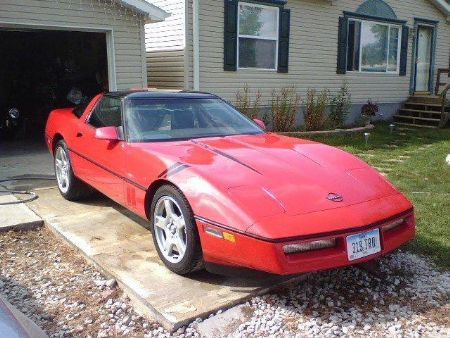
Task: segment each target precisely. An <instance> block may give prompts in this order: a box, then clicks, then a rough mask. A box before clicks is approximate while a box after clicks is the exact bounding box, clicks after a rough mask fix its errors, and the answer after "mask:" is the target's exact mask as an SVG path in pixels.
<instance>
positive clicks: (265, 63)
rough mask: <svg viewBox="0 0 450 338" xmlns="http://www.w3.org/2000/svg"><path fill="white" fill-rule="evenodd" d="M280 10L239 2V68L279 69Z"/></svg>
mask: <svg viewBox="0 0 450 338" xmlns="http://www.w3.org/2000/svg"><path fill="white" fill-rule="evenodd" d="M278 20H279V8H278V7H272V6H264V5H257V4H250V3H245V2H239V8H238V32H237V35H238V39H237V40H238V41H237V44H238V46H237V53H238V57H237V59H238V68H259V69H269V70H276V69H277V64H278V36H279V35H278V27H279V21H278Z"/></svg>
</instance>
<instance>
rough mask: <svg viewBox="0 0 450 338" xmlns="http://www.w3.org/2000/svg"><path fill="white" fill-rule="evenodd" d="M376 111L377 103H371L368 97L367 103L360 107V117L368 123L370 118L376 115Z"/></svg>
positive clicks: (377, 108) (377, 109)
mask: <svg viewBox="0 0 450 338" xmlns="http://www.w3.org/2000/svg"><path fill="white" fill-rule="evenodd" d="M378 111H379V107H378V104H376V103H373V102H372V100H371V99H369V100H367V103H366V104H364V105H363V106H362V107H361V117H362V118H363V119H364V120H365V121H366V123H370V120H371V118H372V117H373V116H375V115H377V113H378Z"/></svg>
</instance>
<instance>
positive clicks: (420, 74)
mask: <svg viewBox="0 0 450 338" xmlns="http://www.w3.org/2000/svg"><path fill="white" fill-rule="evenodd" d="M433 29H434V28H433V27H431V26H422V25H419V26H418V27H417V41H416V72H415V77H416V78H415V92H429V91H430V88H431V85H430V84H431V83H430V81H431V60H432V57H431V56H432V51H433Z"/></svg>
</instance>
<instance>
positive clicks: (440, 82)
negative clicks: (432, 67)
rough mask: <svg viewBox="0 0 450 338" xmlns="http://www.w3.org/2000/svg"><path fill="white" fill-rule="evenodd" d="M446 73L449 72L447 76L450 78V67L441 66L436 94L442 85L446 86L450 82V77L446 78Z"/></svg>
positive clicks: (438, 72)
mask: <svg viewBox="0 0 450 338" xmlns="http://www.w3.org/2000/svg"><path fill="white" fill-rule="evenodd" d="M444 74H447V77H448V78H450V68H439V69H438V71H437V78H436V90H435V94H436V95H439V90H440V88H441V86H445V85H446V84H447V83H449V82H450V79H445V78H444Z"/></svg>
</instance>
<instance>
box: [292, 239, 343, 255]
mask: <svg viewBox="0 0 450 338" xmlns="http://www.w3.org/2000/svg"><path fill="white" fill-rule="evenodd" d="M335 246H336V238H330V239H321V240H318V241H312V242H304V243H298V244H287V245H285V246H284V247H283V251H284V253H285V254H293V253H297V252H305V251H312V250H320V249H325V248H333V247H335Z"/></svg>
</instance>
